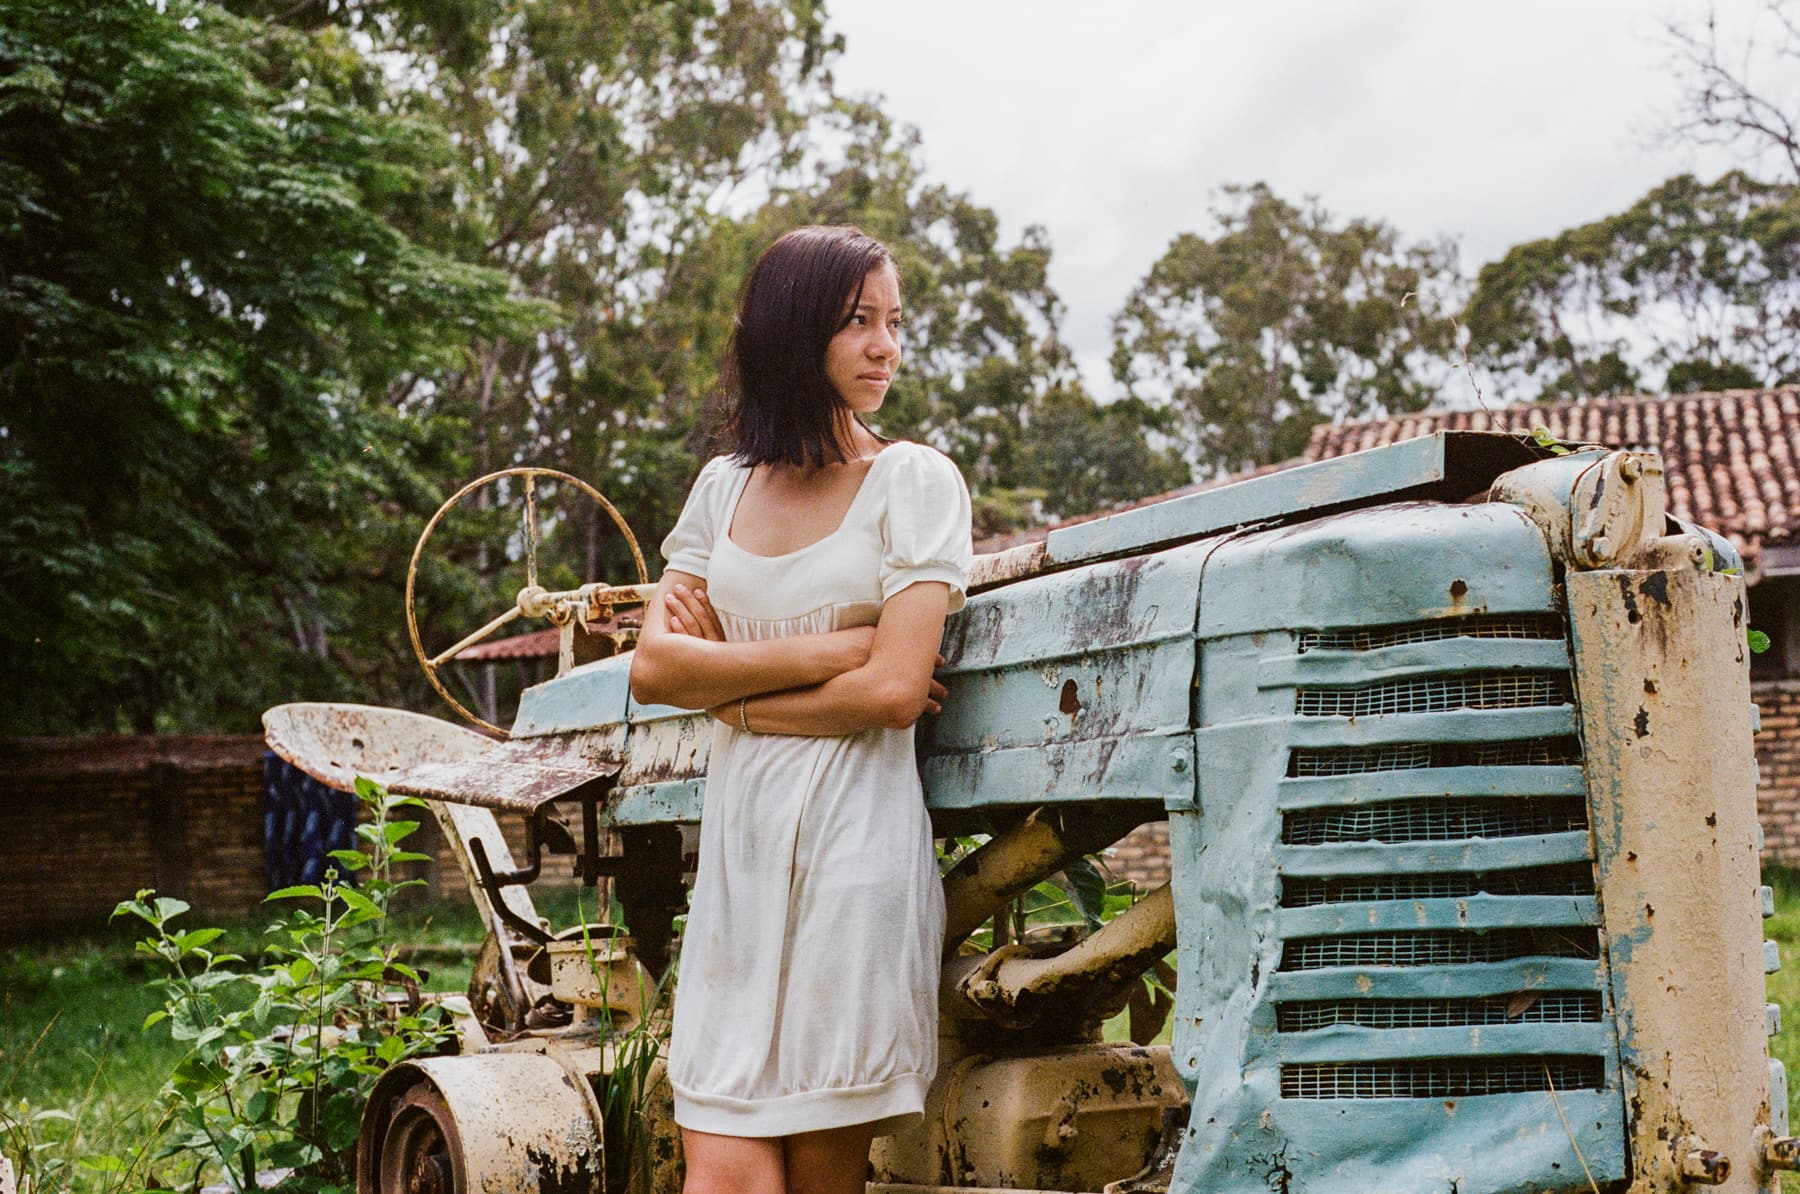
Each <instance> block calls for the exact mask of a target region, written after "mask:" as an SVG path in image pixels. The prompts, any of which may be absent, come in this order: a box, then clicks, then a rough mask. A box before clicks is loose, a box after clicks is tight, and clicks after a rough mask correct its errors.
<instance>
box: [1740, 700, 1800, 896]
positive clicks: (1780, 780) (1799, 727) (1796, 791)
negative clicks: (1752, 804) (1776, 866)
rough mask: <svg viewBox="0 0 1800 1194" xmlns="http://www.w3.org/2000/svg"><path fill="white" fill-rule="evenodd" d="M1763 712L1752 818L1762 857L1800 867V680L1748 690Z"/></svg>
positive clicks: (1757, 753) (1757, 747) (1757, 742)
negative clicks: (1759, 832) (1759, 830)
mask: <svg viewBox="0 0 1800 1194" xmlns="http://www.w3.org/2000/svg"><path fill="white" fill-rule="evenodd" d="M1750 696H1751V699H1752V700H1754V701H1755V702H1756V705H1757V708H1758V709H1760V710H1761V711H1762V733H1760V734H1758V735H1757V736H1756V767H1757V771H1758V772H1759V773H1760V774H1761V777H1762V782H1761V783H1760V784H1759V785H1758V786H1757V789H1756V804H1757V815H1758V816H1759V817H1760V818H1761V819H1762V826H1763V847H1764V849H1763V857H1764V858H1765V859H1768V860H1770V861H1773V862H1781V863H1785V864H1787V865H1788V866H1795V867H1800V680H1769V681H1764V682H1763V683H1760V684H1753V685H1751V686H1750Z"/></svg>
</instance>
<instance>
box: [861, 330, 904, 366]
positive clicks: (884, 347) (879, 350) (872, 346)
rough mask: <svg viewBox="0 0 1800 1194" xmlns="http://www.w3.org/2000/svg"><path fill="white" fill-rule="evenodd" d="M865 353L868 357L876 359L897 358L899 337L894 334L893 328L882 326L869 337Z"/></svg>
mask: <svg viewBox="0 0 1800 1194" xmlns="http://www.w3.org/2000/svg"><path fill="white" fill-rule="evenodd" d="M866 351H867V352H868V354H869V355H870V356H872V357H876V358H883V357H891V356H897V355H899V352H900V337H898V336H896V335H895V334H894V329H893V328H891V327H888V326H887V325H886V324H882V325H881V326H880V327H879V328H877V329H876V330H875V334H874V335H873V336H870V337H869V342H868V348H867V350H866Z"/></svg>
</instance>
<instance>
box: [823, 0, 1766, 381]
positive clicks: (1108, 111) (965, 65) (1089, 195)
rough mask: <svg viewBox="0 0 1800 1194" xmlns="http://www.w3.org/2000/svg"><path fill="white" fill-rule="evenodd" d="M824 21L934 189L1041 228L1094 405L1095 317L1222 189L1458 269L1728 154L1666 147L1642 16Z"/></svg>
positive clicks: (1207, 14)
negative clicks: (1450, 243)
mask: <svg viewBox="0 0 1800 1194" xmlns="http://www.w3.org/2000/svg"><path fill="white" fill-rule="evenodd" d="M1739 2H1740V3H1748V0H1739ZM1726 7H1730V5H1729V4H1727V5H1726ZM1701 8H1702V4H1701V3H1700V2H1699V0H1682V2H1681V3H1679V4H1676V5H1674V6H1673V7H1672V8H1671V9H1670V12H1671V13H1672V14H1673V15H1676V16H1681V15H1683V14H1686V15H1688V16H1690V17H1691V16H1692V15H1693V14H1695V13H1697V12H1698V11H1700V10H1701ZM832 13H833V20H834V23H835V25H836V27H837V28H838V29H839V30H841V31H843V32H844V33H845V35H846V39H847V46H848V48H847V50H846V53H845V54H844V56H843V58H842V59H841V60H840V62H839V65H838V68H837V77H838V81H839V85H840V86H841V87H842V88H843V89H845V90H847V91H853V92H869V91H872V92H880V93H883V94H885V95H886V96H887V97H888V101H889V103H888V108H889V110H890V111H891V112H892V113H893V114H894V115H895V116H896V117H898V118H899V119H901V120H903V121H905V122H907V123H910V124H914V125H917V126H918V128H919V129H920V131H921V133H922V135H923V139H924V154H925V160H926V162H927V165H928V171H929V174H930V175H931V176H932V177H934V178H936V179H938V180H941V181H943V182H945V183H948V184H950V185H951V186H954V187H956V188H959V189H962V190H966V191H968V192H969V193H970V194H971V195H972V196H973V197H974V198H975V199H976V200H977V201H978V202H980V203H983V204H986V205H988V206H990V207H992V208H994V209H995V210H996V211H997V212H998V213H999V214H1000V216H1001V220H1002V226H1003V228H1004V229H1005V232H1006V234H1007V235H1009V236H1014V235H1017V233H1018V232H1019V231H1020V229H1022V228H1023V227H1024V226H1025V225H1027V224H1034V223H1036V224H1043V225H1045V226H1046V227H1047V228H1048V229H1049V231H1050V235H1051V240H1052V244H1053V246H1054V248H1055V265H1054V272H1053V274H1052V281H1053V282H1054V284H1055V285H1056V287H1057V289H1058V290H1059V292H1060V293H1061V294H1062V297H1063V299H1064V301H1065V302H1066V303H1067V304H1068V307H1069V319H1068V323H1067V328H1066V331H1067V335H1068V336H1069V338H1070V340H1071V342H1072V344H1073V347H1074V348H1075V350H1076V352H1077V354H1078V357H1079V359H1080V361H1081V362H1082V364H1083V368H1084V373H1085V374H1086V376H1087V380H1088V382H1089V384H1090V386H1092V387H1094V388H1095V390H1096V392H1098V393H1102V394H1106V393H1110V392H1111V383H1110V381H1109V380H1108V378H1107V377H1106V374H1105V370H1104V369H1103V368H1100V369H1096V368H1095V365H1096V363H1098V362H1104V360H1105V353H1106V347H1107V325H1108V319H1109V318H1110V316H1111V314H1112V312H1113V311H1114V310H1115V309H1117V307H1118V306H1119V304H1120V303H1121V302H1122V301H1123V299H1124V297H1125V295H1126V293H1127V292H1128V291H1129V290H1130V288H1131V286H1132V285H1133V284H1134V283H1135V282H1136V280H1137V279H1138V278H1139V277H1141V276H1142V275H1143V273H1144V272H1145V270H1147V269H1148V268H1149V266H1150V264H1151V263H1152V262H1153V261H1154V260H1155V259H1156V257H1157V256H1158V255H1159V254H1160V253H1161V252H1162V250H1163V249H1164V248H1165V247H1166V246H1167V244H1168V242H1169V240H1170V238H1171V237H1173V236H1175V235H1176V234H1177V233H1179V232H1183V231H1190V230H1196V229H1199V228H1202V227H1203V226H1204V222H1205V218H1206V210H1207V206H1208V204H1209V202H1210V200H1211V197H1212V196H1213V194H1214V193H1215V192H1216V190H1217V188H1218V187H1220V186H1221V185H1223V184H1226V183H1232V182H1243V183H1247V182H1253V181H1256V180H1259V179H1260V180H1264V181H1267V182H1268V183H1269V184H1270V185H1271V186H1272V187H1273V188H1275V190H1276V192H1277V193H1278V194H1281V195H1283V196H1284V197H1287V198H1290V199H1298V198H1300V197H1301V196H1303V195H1307V194H1314V195H1317V196H1318V197H1319V198H1320V200H1321V201H1322V202H1323V203H1324V204H1325V206H1326V207H1327V208H1328V209H1329V210H1331V211H1333V212H1336V213H1338V214H1341V215H1360V216H1369V217H1375V218H1380V219H1384V220H1387V221H1388V222H1390V223H1392V224H1394V225H1396V226H1397V227H1398V228H1400V230H1401V231H1402V232H1403V233H1404V234H1406V235H1407V236H1409V237H1415V238H1420V237H1437V236H1452V237H1455V238H1457V239H1458V240H1459V241H1460V242H1461V244H1462V247H1463V262H1464V266H1465V268H1467V269H1468V270H1469V271H1470V272H1471V273H1473V271H1474V269H1475V268H1476V267H1478V266H1479V265H1480V264H1481V263H1482V262H1484V261H1487V260H1491V259H1493V258H1495V257H1497V256H1499V255H1500V254H1501V253H1503V252H1504V251H1505V250H1506V249H1507V248H1508V247H1509V246H1511V245H1513V244H1516V243H1519V242H1521V241H1525V240H1531V239H1536V238H1538V237H1544V236H1551V235H1554V234H1556V233H1558V232H1560V231H1562V230H1563V229H1565V228H1568V227H1570V226H1572V225H1575V224H1578V223H1582V222H1586V221H1589V220H1593V219H1596V218H1599V217H1600V216H1603V215H1606V214H1609V213H1611V212H1614V211H1618V210H1621V209H1622V208H1623V207H1625V206H1626V205H1627V204H1629V203H1630V202H1631V201H1632V200H1634V199H1635V198H1637V197H1638V196H1639V195H1641V194H1643V193H1644V192H1645V191H1647V190H1648V189H1649V188H1650V187H1651V186H1653V185H1655V184H1656V183H1658V182H1660V181H1661V180H1663V179H1664V178H1667V177H1669V176H1670V175H1673V174H1676V173H1679V172H1681V171H1684V170H1692V171H1695V172H1697V173H1700V174H1702V175H1712V174H1717V173H1719V172H1720V171H1722V170H1724V169H1727V168H1729V167H1730V166H1732V165H1734V164H1737V162H1736V159H1734V158H1733V157H1732V156H1731V155H1729V154H1727V153H1726V152H1725V151H1723V150H1717V149H1695V148H1693V147H1691V146H1685V145H1679V144H1674V143H1671V142H1669V141H1667V140H1666V139H1659V138H1658V136H1657V134H1658V133H1659V131H1660V130H1661V129H1663V128H1665V127H1666V124H1667V121H1668V119H1669V118H1670V116H1671V114H1672V113H1673V112H1674V110H1675V107H1676V104H1677V100H1678V97H1679V92H1678V87H1677V84H1676V81H1675V79H1674V77H1673V75H1672V73H1671V71H1670V69H1669V59H1668V52H1667V47H1666V45H1665V43H1664V41H1663V39H1662V37H1661V33H1660V28H1661V26H1660V15H1661V14H1660V11H1659V10H1658V9H1657V8H1656V7H1654V6H1652V5H1646V4H1644V3H1642V0H1580V2H1577V3H1569V2H1567V0H1561V2H1552V0H1514V2H1513V3H1509V4H1504V5H1502V4H1485V5H1476V4H1471V3H1442V2H1439V3H1433V2H1430V0H1393V2H1390V3H1372V2H1368V0H1364V2H1362V3H1345V2H1342V0H1339V2H1331V0H1293V2H1290V3H1286V4H1280V5H1262V6H1250V5H1238V4H1224V3H1219V2H1217V0H1212V2H1206V3H1197V2H1194V0H1188V2H1182V3H1178V2H1174V0H1115V2H1114V3H1111V4H1108V5H1105V6H1102V5H1099V4H1095V3H1093V2H1092V0H1034V2H1033V3H1031V4H1029V5H1027V4H1024V3H1009V4H1002V3H997V2H985V3H984V2H979V0H975V2H972V0H914V2H913V3H911V4H909V5H907V6H906V7H905V8H904V9H896V8H894V7H892V6H890V5H885V4H883V5H877V4H870V3H866V2H861V3H859V2H857V0H845V2H844V3H842V4H838V5H835V6H834V7H833V9H832ZM897 14H898V15H897ZM1101 14H1104V15H1101Z"/></svg>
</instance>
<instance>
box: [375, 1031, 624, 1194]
mask: <svg viewBox="0 0 1800 1194" xmlns="http://www.w3.org/2000/svg"><path fill="white" fill-rule="evenodd" d="M590 1052H591V1051H590ZM598 1064H599V1059H598V1057H597V1056H594V1057H593V1058H592V1060H591V1061H589V1062H586V1063H585V1065H586V1068H587V1069H589V1070H591V1069H592V1068H596V1067H597V1066H598ZM583 1070H584V1060H583V1059H581V1058H578V1057H576V1058H571V1057H553V1056H550V1055H549V1054H548V1053H543V1052H494V1053H484V1054H479V1055H476V1056H473V1057H435V1058H428V1059H424V1060H417V1061H410V1062H404V1063H402V1064H400V1065H398V1066H395V1067H393V1068H392V1069H390V1070H388V1071H387V1072H386V1073H385V1074H383V1075H382V1076H381V1079H380V1080H379V1081H378V1082H377V1083H376V1085H375V1089H374V1092H373V1093H372V1094H371V1095H370V1098H369V1103H368V1106H367V1108H366V1109H365V1111H364V1113H363V1123H362V1135H361V1138H360V1140H359V1141H358V1144H357V1189H358V1190H360V1191H364V1192H365V1194H413V1192H414V1191H430V1192H431V1194H437V1192H439V1191H442V1192H443V1194H450V1191H452V1190H459V1191H466V1192H467V1194H477V1192H483V1194H501V1192H504V1191H520V1192H524V1191H530V1192H532V1194H578V1192H579V1194H589V1192H590V1191H593V1190H597V1189H599V1188H600V1175H601V1171H602V1163H603V1160H604V1156H603V1146H602V1143H601V1137H600V1129H599V1123H600V1118H599V1109H598V1106H597V1105H596V1104H595V1101H594V1094H593V1091H592V1089H591V1088H590V1087H589V1085H588V1083H587V1081H586V1080H585V1078H584V1077H583V1076H582V1074H583Z"/></svg>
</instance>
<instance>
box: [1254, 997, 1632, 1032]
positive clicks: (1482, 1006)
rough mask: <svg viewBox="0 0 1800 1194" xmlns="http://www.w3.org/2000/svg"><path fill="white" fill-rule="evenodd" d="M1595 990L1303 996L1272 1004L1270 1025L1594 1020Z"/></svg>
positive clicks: (1294, 1028) (1286, 1028) (1301, 1028)
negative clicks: (1434, 996)
mask: <svg viewBox="0 0 1800 1194" xmlns="http://www.w3.org/2000/svg"><path fill="white" fill-rule="evenodd" d="M1599 1022H1600V995H1599V993H1598V992H1596V991H1548V992H1544V993H1542V994H1538V993H1535V992H1521V993H1520V994H1518V995H1513V996H1499V997H1497V998H1493V999H1307V1000H1298V1001H1295V1002H1292V1003H1283V1004H1278V1005H1277V1006H1276V1008H1275V1027H1276V1029H1277V1030H1278V1031H1281V1032H1310V1031H1312V1030H1313V1029H1315V1028H1330V1027H1332V1026H1333V1025H1337V1024H1353V1025H1356V1026H1358V1027H1361V1028H1472V1027H1476V1026H1479V1025H1484V1024H1598V1023H1599Z"/></svg>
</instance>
